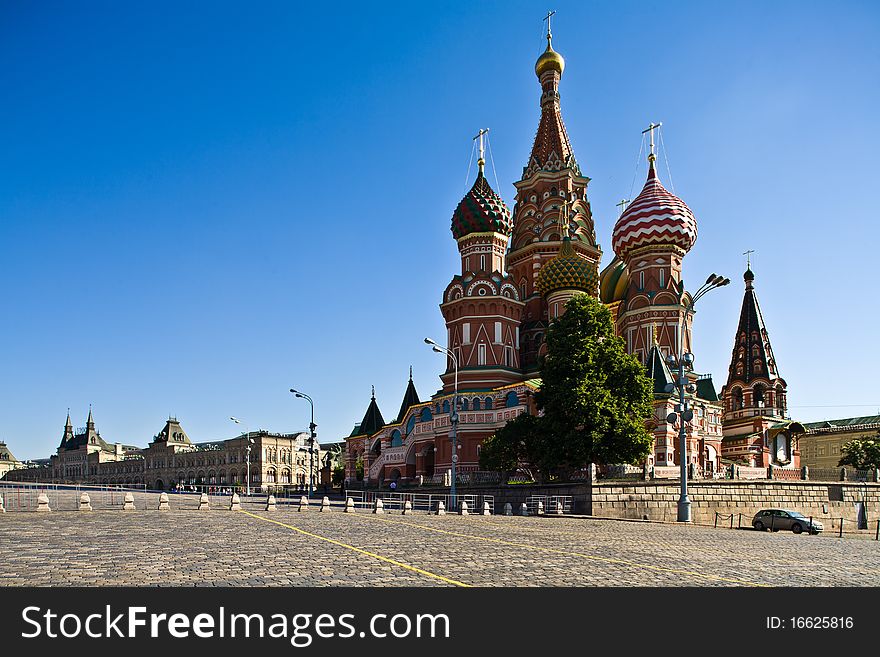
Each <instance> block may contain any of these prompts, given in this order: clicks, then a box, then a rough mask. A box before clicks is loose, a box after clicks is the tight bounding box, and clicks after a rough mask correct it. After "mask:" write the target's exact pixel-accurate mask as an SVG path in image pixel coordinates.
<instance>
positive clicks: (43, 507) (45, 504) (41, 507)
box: [37, 493, 52, 511]
mask: <svg viewBox="0 0 880 657" xmlns="http://www.w3.org/2000/svg"><path fill="white" fill-rule="evenodd" d="M51 510H52V507H50V506H49V496H48V495H46V493H40V495H39V497H37V511H51Z"/></svg>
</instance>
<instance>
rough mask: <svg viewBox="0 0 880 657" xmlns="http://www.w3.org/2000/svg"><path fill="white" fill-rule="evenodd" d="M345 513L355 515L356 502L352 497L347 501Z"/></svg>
mask: <svg viewBox="0 0 880 657" xmlns="http://www.w3.org/2000/svg"><path fill="white" fill-rule="evenodd" d="M345 513H354V500H353V499H351V498H350V497H349V498H346V500H345Z"/></svg>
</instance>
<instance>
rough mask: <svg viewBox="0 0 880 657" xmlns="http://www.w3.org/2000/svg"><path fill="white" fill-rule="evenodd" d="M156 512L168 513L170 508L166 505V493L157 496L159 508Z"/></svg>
mask: <svg viewBox="0 0 880 657" xmlns="http://www.w3.org/2000/svg"><path fill="white" fill-rule="evenodd" d="M157 510H158V511H170V510H171V506H170V505H169V504H168V493H162V494H160V495H159V508H158V509H157Z"/></svg>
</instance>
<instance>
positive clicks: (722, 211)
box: [0, 1, 880, 458]
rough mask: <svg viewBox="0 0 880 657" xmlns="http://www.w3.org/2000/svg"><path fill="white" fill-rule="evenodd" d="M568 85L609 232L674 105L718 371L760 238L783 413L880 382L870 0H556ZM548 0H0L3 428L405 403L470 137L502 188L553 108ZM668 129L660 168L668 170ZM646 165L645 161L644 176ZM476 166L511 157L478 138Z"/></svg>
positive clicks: (357, 409) (434, 311)
mask: <svg viewBox="0 0 880 657" xmlns="http://www.w3.org/2000/svg"><path fill="white" fill-rule="evenodd" d="M549 8H551V9H555V10H556V11H557V14H556V16H555V17H554V23H553V33H554V46H556V48H557V49H558V50H559V51H560V52H561V53H562V54H563V55H564V56H565V58H566V61H567V66H566V70H565V74H564V77H563V79H562V83H561V87H560V92H561V95H562V108H563V115H564V118H565V121H566V125H567V127H568V131H569V136H570V138H571V141H572V143H573V146H574V149H575V154H576V156H577V158H578V161H579V163H580V165H581V168H582V169H583V170H584V172H585V173H586V175H588V176H590V177H591V178H592V182H591V183H590V187H589V196H590V199H591V203H592V208H593V213H594V216H595V219H596V229H597V236H598V238H599V242H600V245H601V246H602V248H603V249H604V251H605V255H604V257H603V264H605V263H607V262H608V261H610V259H611V256H612V254H611V247H610V232H611V227H612V226H613V223H614V220H615V217H616V209H615V207H614V206H615V203H616V202H617V201H618V200H619V199H621V198H624V197H632V195H634V194H637V193H638V190H639V189H640V188H641V184H642V182H643V180H644V162H642V163H641V167H640V169H639V170H638V171H636V170H635V165H636V159H637V155H638V153H639V146H640V140H641V134H640V133H641V130H642V129H644V127H645V126H646V125H647V124H648V123H649V122H651V121H662V122H663V131H664V134H663V137H664V143H665V146H666V147H667V151H666V153H665V155H666V156H668V162H669V167H670V169H671V172H672V180H673V181H674V188H675V192H676V193H677V194H678V195H680V196H681V197H682V198H683V199H684V200H685V201H686V202H687V203H688V205H689V206H690V207H691V209H692V210H693V211H694V213H695V214H696V217H697V221H698V224H699V236H698V239H697V243H696V246H695V247H694V249H693V250H692V251H691V253H690V254H689V255H688V256H687V258H686V259H685V270H684V277H685V282H686V283H687V284H688V286H689V287H690V288H692V289H695V288H696V287H698V286H699V284H700V283H702V281H703V279H704V278H705V277H706V276H707V275H708V274H709V273H710V272H718V273H723V274H725V275H727V276H729V277H730V278H731V279H732V280H733V283H732V284H731V285H730V286H728V287H727V288H723V289H721V290H718V291H715V292H713V293H711V294H710V295H707V296H706V298H705V299H703V300H702V301H701V303H700V304H699V305H698V313H697V317H696V320H695V351H696V358H697V369H698V370H700V371H706V372H712V373H713V374H714V375H715V379H716V383H717V385H718V387H720V385H721V384H722V383H723V382H724V380H725V378H726V373H727V365H728V362H729V358H730V352H731V348H732V344H733V342H732V340H733V333H734V330H735V326H736V321H737V318H738V315H739V309H740V304H741V300H742V272H743V270H744V269H745V262H744V257H743V256H742V255H741V254H742V253H743V252H744V251H745V250H746V249H755V250H756V254H755V255H754V257H753V269H754V271H755V274H756V281H755V284H756V288H757V291H758V295H759V299H760V302H761V305H762V309H763V312H764V317H765V320H766V322H767V325H768V330H769V332H770V337H771V341H772V343H773V347H774V351H775V355H776V359H777V362H778V364H779V368H780V372H781V374H782V376H783V377H784V378H785V379H786V380H787V382H788V384H789V391H790V393H789V401H790V403H791V413H792V416H793V417H795V418H797V419H801V420H804V421H810V420H816V419H823V418H835V417H849V416H855V415H863V414H874V413H878V412H880V389H878V384H877V372H878V371H880V355H878V349H877V348H876V346H875V345H876V342H877V341H876V338H875V336H876V334H877V325H878V319H880V317H878V310H877V304H876V302H875V300H874V282H873V281H874V278H875V277H874V274H873V267H872V266H871V263H872V262H873V261H874V259H876V257H877V256H876V252H877V243H878V240H877V234H876V215H877V212H876V210H875V205H876V203H875V202H874V198H873V196H874V194H872V190H873V189H875V188H876V182H874V180H873V178H874V175H875V168H876V164H875V162H876V158H877V154H878V153H880V139H878V129H880V128H878V126H877V124H876V119H877V107H878V106H880V85H878V84H877V80H878V73H880V39H878V34H880V9H878V5H877V4H876V3H871V2H850V3H834V5H833V6H831V5H829V4H828V3H820V2H774V3H767V2H737V3H725V4H722V3H704V2H664V3H658V2H627V3H611V2H603V3H599V2H554V3H553V5H552V7H549ZM547 9H548V7H547V6H545V5H544V4H541V3H535V2H486V3H474V2H461V3H455V2H442V3H441V2H437V3H361V4H355V3H352V4H347V3H336V4H335V5H334V7H333V9H321V8H320V7H316V6H315V3H311V4H305V3H303V4H295V3H291V2H278V3H271V2H259V3H243V2H239V3H223V2H217V3H210V4H205V3H196V2H183V3H172V2H165V3H163V2H154V3H117V2H82V3H71V2H61V3H52V2H43V3H32V2H10V1H7V2H4V3H2V5H0V61H2V63H3V65H2V66H0V88H2V89H3V92H4V93H3V99H4V100H3V102H2V103H0V126H2V132H0V134H2V145H0V277H2V278H0V280H2V286H3V287H2V289H3V294H4V297H5V299H4V301H5V303H4V309H5V312H4V314H3V319H2V322H0V344H2V345H3V348H2V350H0V364H2V372H3V376H2V379H0V439H4V440H6V441H7V442H8V444H9V445H10V448H11V449H12V450H13V452H14V453H15V454H16V455H17V456H18V457H19V458H38V457H45V456H48V455H49V454H50V453H51V452H53V451H54V449H55V448H56V447H57V443H58V441H59V440H60V435H61V428H62V425H63V424H64V419H65V414H66V412H67V408H68V407H70V409H71V414H72V416H73V421H74V424H75V425H77V426H79V425H83V424H84V423H85V417H86V414H87V413H88V408H89V404H93V406H94V413H95V418H96V421H97V424H98V428H99V429H100V430H101V432H102V435H103V436H104V437H105V438H106V439H107V440H110V441H113V442H125V443H128V444H137V445H146V444H147V442H148V441H149V440H150V439H151V437H152V436H153V435H154V434H155V433H157V432H158V431H159V430H160V429H161V427H162V426H163V423H164V420H165V418H166V417H167V416H168V415H169V414H173V415H176V416H177V417H178V418H179V419H180V420H181V422H182V423H183V426H184V428H185V429H186V430H187V431H188V433H189V434H190V436H191V438H193V439H194V440H198V441H202V440H214V439H219V438H226V437H231V436H232V435H234V434H235V433H236V432H237V427H235V426H234V425H233V424H232V423H231V422H230V421H229V419H228V418H229V416H230V415H236V416H240V417H242V418H244V419H245V420H246V421H247V422H248V424H249V426H250V428H252V429H253V428H257V427H262V428H268V429H270V430H273V431H290V430H296V429H301V428H304V427H305V426H306V425H307V424H308V420H309V418H308V410H309V409H308V404H307V403H305V402H303V401H302V400H296V399H294V398H293V397H292V396H291V395H290V394H289V393H288V392H287V390H288V388H290V387H297V388H300V389H302V390H304V391H306V392H308V393H309V394H311V395H312V396H313V397H314V399H315V405H316V406H315V411H316V422H317V424H318V433H319V439H320V440H321V441H323V442H328V441H331V440H337V439H339V438H341V437H342V436H344V435H347V434H348V433H349V431H350V430H351V427H352V425H353V424H354V423H355V422H357V421H359V420H360V418H361V416H362V415H363V412H364V410H365V409H366V405H367V403H368V401H369V397H370V386H371V385H375V386H376V391H377V397H378V400H379V402H380V406H381V408H382V411H383V413H384V414H385V417H386V419H390V418H392V417H393V416H395V415H396V413H397V409H398V406H399V404H400V400H401V397H402V395H403V392H404V388H405V385H406V379H407V372H408V368H409V366H410V365H411V364H412V365H413V368H414V375H415V382H416V386H417V388H418V390H419V393H420V394H421V395H422V397H423V398H424V397H427V396H429V395H430V394H432V393H433V392H434V391H436V390H437V388H438V387H439V379H438V378H437V375H438V374H439V373H440V371H441V369H442V368H443V365H444V362H443V359H442V358H440V357H439V356H438V355H437V354H434V353H432V352H431V351H430V350H429V349H428V348H427V347H426V346H425V345H424V344H423V343H422V339H423V338H424V337H425V336H433V337H435V338H436V339H438V340H442V339H443V336H444V334H445V333H444V325H443V320H442V316H441V314H440V311H439V309H438V304H439V302H440V296H441V293H442V290H443V289H444V287H445V286H446V284H447V283H448V281H449V279H450V277H451V276H452V275H453V274H454V273H456V268H457V267H458V266H459V262H458V258H457V251H456V248H455V243H454V241H453V239H452V236H451V234H450V231H449V222H450V217H451V214H452V211H453V209H454V208H455V206H456V204H457V203H458V201H459V199H460V198H461V196H462V195H463V193H464V191H465V190H466V186H465V180H466V177H470V178H472V176H473V174H474V172H473V171H471V172H470V174H468V172H467V164H468V159H469V155H470V149H471V139H470V138H471V137H472V136H473V135H474V134H476V131H477V129H479V128H481V127H488V128H490V129H491V145H492V152H493V156H494V166H495V171H497V178H498V180H499V183H500V184H499V187H500V189H499V191H500V192H501V193H502V195H503V196H504V197H505V198H506V199H507V200H508V202H510V201H511V199H512V196H513V186H512V183H513V182H514V181H515V180H517V179H518V178H519V177H520V175H521V171H522V167H523V165H524V164H525V163H526V159H527V157H528V153H529V150H530V147H531V142H532V139H533V137H534V132H535V129H536V127H537V121H538V115H539V107H538V97H539V86H538V83H537V80H536V78H535V77H534V72H533V65H534V61H535V59H536V58H537V56H538V54H540V52H541V50H542V49H543V42H542V39H541V32H542V22H541V17H542V16H543V14H544V13H546V11H547ZM665 159H666V158H665V157H664V154H663V153H661V160H660V164H661V166H660V173H661V177H662V178H663V180H664V182H665V183H666V184H667V187H669V188H670V189H671V188H672V185H671V184H670V183H669V175H668V173H667V171H666V162H665ZM634 177H635V185H633V179H634ZM489 179H490V181H492V183H493V185H494V184H495V176H494V174H493V171H492V169H491V165H490V167H489Z"/></svg>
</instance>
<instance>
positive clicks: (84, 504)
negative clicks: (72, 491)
mask: <svg viewBox="0 0 880 657" xmlns="http://www.w3.org/2000/svg"><path fill="white" fill-rule="evenodd" d="M79 510H80V511H91V510H92V498H91V497H89V494H88V493H83V494H82V495H80V496H79Z"/></svg>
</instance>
